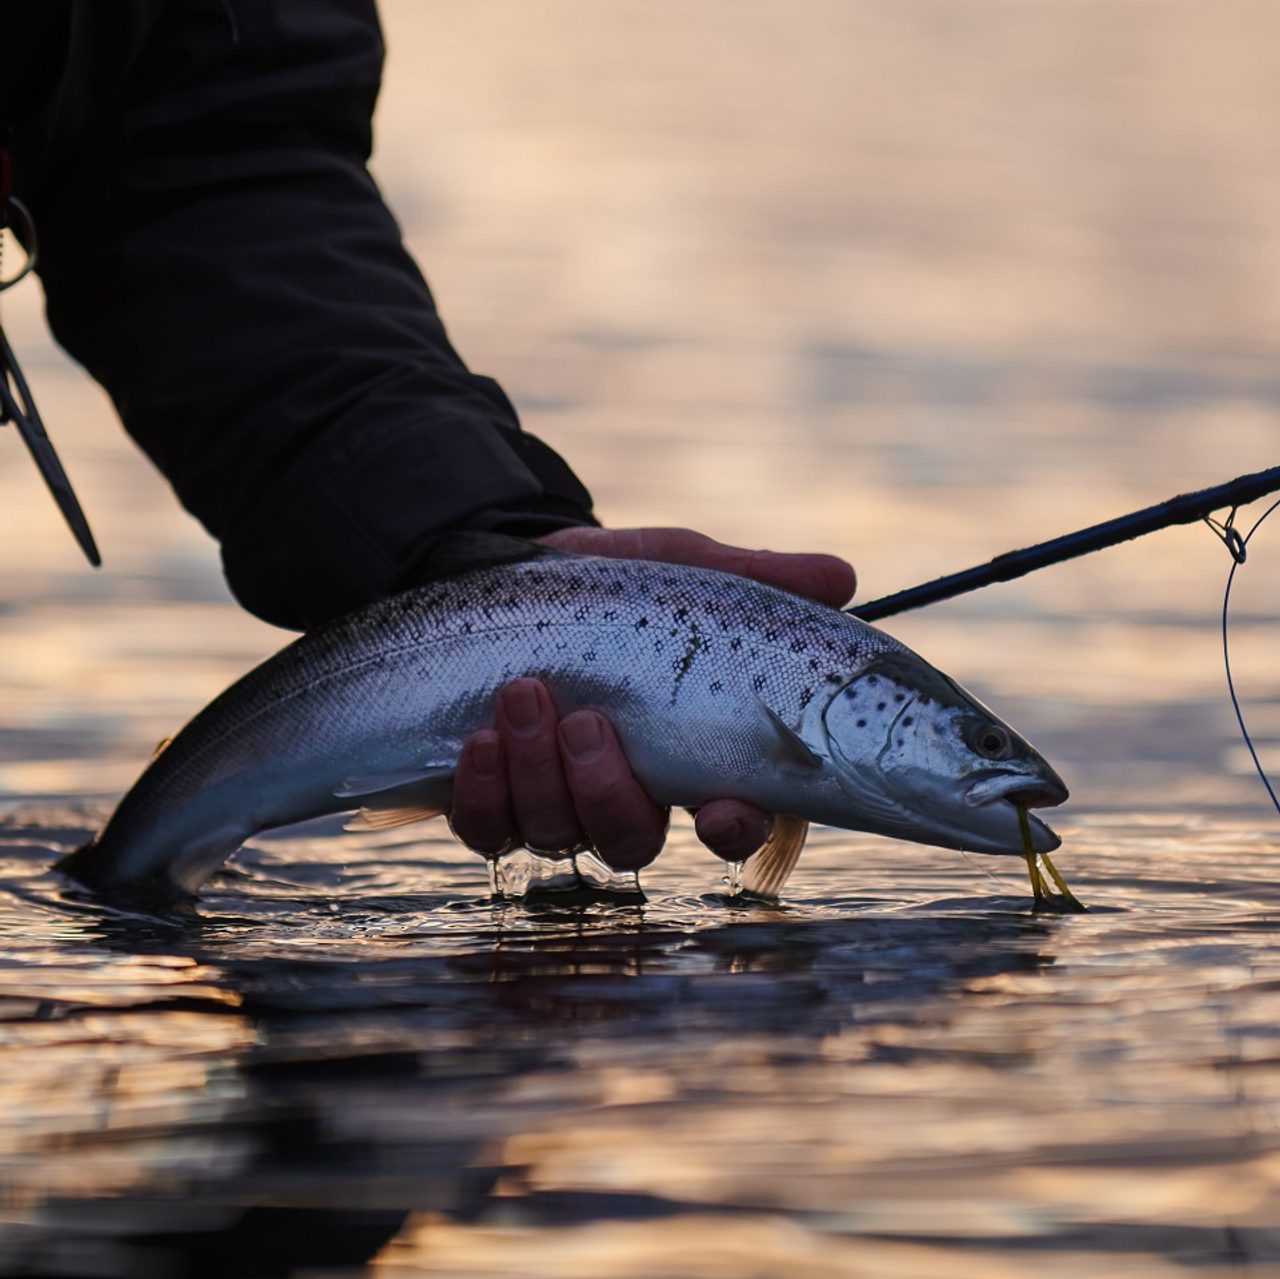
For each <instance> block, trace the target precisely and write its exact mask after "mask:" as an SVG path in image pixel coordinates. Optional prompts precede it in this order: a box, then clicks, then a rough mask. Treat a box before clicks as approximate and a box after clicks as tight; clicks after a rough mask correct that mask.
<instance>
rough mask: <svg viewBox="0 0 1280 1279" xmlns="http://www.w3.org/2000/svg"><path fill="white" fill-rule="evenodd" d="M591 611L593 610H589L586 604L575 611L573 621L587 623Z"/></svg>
mask: <svg viewBox="0 0 1280 1279" xmlns="http://www.w3.org/2000/svg"><path fill="white" fill-rule="evenodd" d="M590 611H591V610H590V609H589V608H587V606H586V605H585V604H583V605H580V606H579V607H578V608H575V609H574V610H573V620H574V621H575V622H585V621H586V620H587V614H588V613H589V612H590Z"/></svg>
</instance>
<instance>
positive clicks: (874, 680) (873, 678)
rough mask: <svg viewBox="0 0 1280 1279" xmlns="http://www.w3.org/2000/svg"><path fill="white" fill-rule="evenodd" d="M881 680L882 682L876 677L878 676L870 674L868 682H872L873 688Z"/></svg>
mask: <svg viewBox="0 0 1280 1279" xmlns="http://www.w3.org/2000/svg"><path fill="white" fill-rule="evenodd" d="M879 682H880V681H879V680H878V679H876V677H875V676H874V675H868V676H867V683H868V684H870V685H871V686H872V688H874V687H875V686H876V685H877V684H878V683H879Z"/></svg>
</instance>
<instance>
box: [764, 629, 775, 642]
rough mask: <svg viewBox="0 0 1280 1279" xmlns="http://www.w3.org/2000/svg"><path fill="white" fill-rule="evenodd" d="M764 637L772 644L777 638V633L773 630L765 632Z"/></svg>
mask: <svg viewBox="0 0 1280 1279" xmlns="http://www.w3.org/2000/svg"><path fill="white" fill-rule="evenodd" d="M764 637H765V640H766V641H767V642H768V643H770V644H772V643H773V641H774V640H776V639H777V638H778V632H777V631H774V630H769V631H765V633H764Z"/></svg>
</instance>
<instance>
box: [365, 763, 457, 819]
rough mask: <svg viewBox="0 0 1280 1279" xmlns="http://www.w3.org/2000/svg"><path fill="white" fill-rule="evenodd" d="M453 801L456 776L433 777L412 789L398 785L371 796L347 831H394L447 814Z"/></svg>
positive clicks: (412, 786) (413, 786) (415, 783)
mask: <svg viewBox="0 0 1280 1279" xmlns="http://www.w3.org/2000/svg"><path fill="white" fill-rule="evenodd" d="M452 802H453V774H452V772H450V773H449V774H447V775H446V776H443V777H432V778H429V779H428V780H426V781H420V782H414V783H413V784H411V785H409V786H396V787H393V788H392V789H391V790H386V791H383V792H382V793H381V794H377V795H369V796H368V797H367V798H366V799H365V804H364V807H363V808H361V810H360V811H359V812H358V813H357V814H356V815H355V816H354V817H352V818H351V819H350V820H349V821H348V822H347V824H346V826H345V827H344V829H346V830H394V829H395V828H396V827H397V826H411V825H413V823H415V822H425V821H429V820H430V819H431V818H433V817H439V816H440V814H441V813H447V812H448V811H449V806H450V805H451V804H452Z"/></svg>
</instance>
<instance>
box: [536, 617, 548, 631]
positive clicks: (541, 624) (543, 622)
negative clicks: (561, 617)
mask: <svg viewBox="0 0 1280 1279" xmlns="http://www.w3.org/2000/svg"><path fill="white" fill-rule="evenodd" d="M550 625H551V623H550V622H548V621H547V619H546V618H545V617H540V618H538V621H537V627H538V630H540V631H545V630H546V629H547V627H548V626H550Z"/></svg>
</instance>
